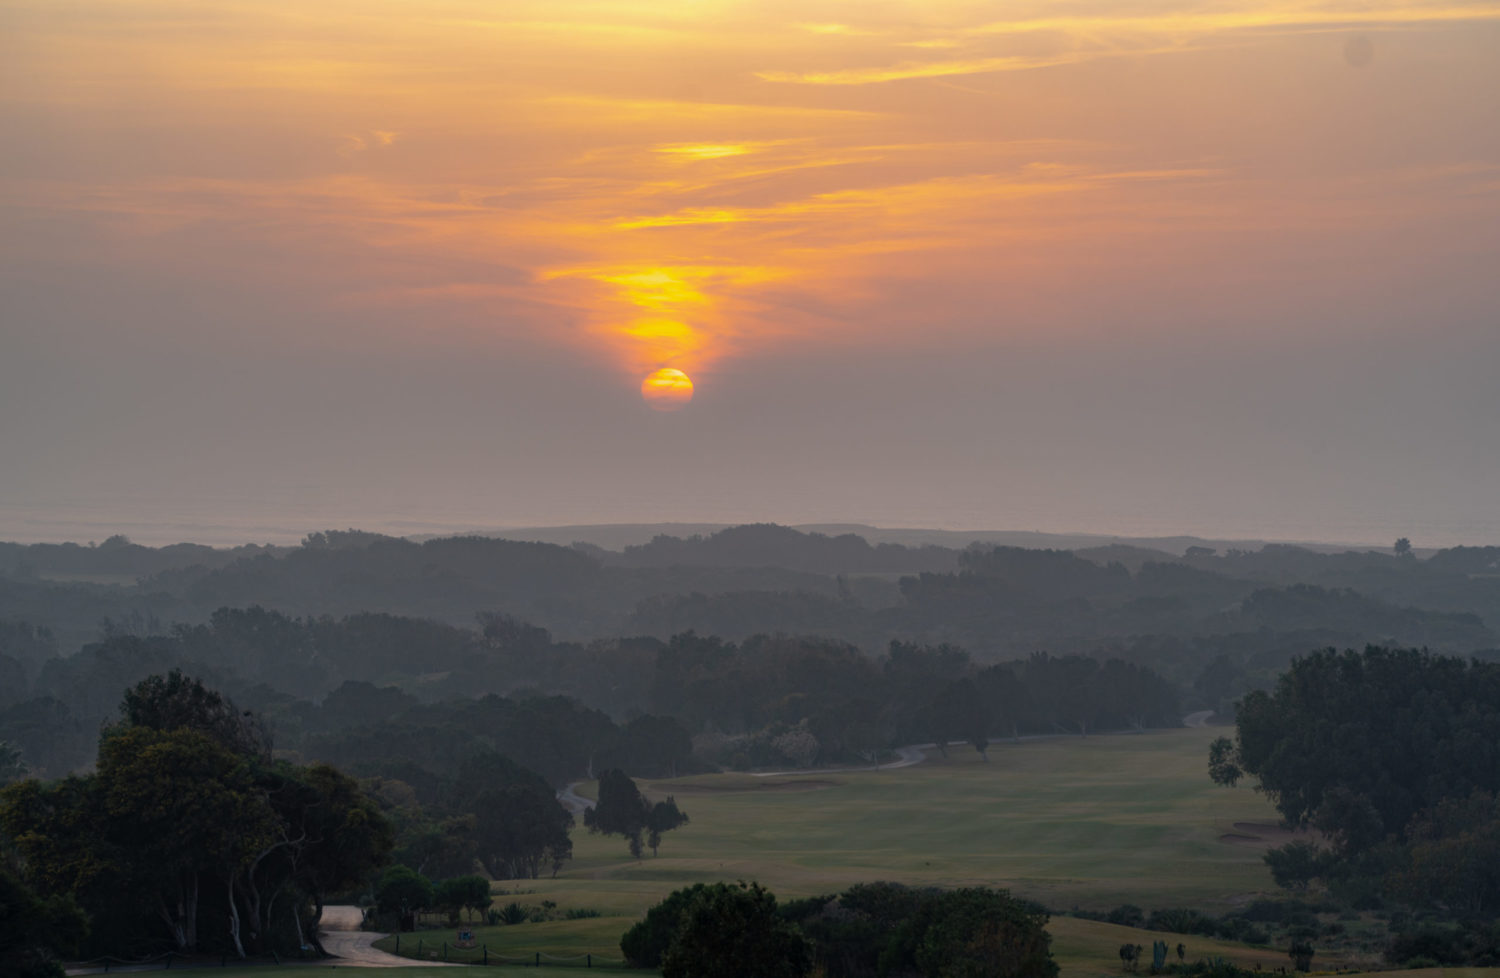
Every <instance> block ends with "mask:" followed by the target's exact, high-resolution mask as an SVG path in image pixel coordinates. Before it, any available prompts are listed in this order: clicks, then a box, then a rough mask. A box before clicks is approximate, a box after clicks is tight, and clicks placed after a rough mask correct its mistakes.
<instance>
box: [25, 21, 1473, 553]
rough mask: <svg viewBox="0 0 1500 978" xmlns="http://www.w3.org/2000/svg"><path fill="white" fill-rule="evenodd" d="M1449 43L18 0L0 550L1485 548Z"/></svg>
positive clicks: (1463, 150)
mask: <svg viewBox="0 0 1500 978" xmlns="http://www.w3.org/2000/svg"><path fill="white" fill-rule="evenodd" d="M1497 54H1500V5H1497V4H1494V3H1484V2H1467V3H1466V2H1423V0H1388V2H1375V3H1357V4H1356V3H1347V2H1341V0H1310V2H1305V3H1296V4H1270V3H1252V2H1247V0H1240V2H1230V3H1214V4H1208V3H1199V2H1191V0H1124V2H1118V3H1114V2H1112V3H1105V2H1103V0H1093V2H1085V0H1080V2H1068V3H1062V2H1058V3H1032V4H1020V5H1007V6H1006V8H1005V10H1004V11H1003V12H996V11H995V9H994V5H990V4H980V3H968V2H956V0H946V2H939V3H920V4H919V3H905V2H889V3H872V4H857V5H856V4H848V3H839V2H830V0H812V2H801V3H798V4H795V5H793V4H785V3H777V2H773V3H755V4H748V3H730V2H707V3H694V4H681V3H670V2H666V0H660V2H641V3H630V4H619V3H605V2H565V3H559V2H549V3H540V2H535V3H533V2H528V0H516V2H512V3H507V4H504V5H502V7H501V8H497V7H496V6H495V5H494V4H484V3H478V2H471V0H444V2H440V3H436V4H430V5H425V6H424V7H423V8H422V11H421V12H420V13H416V12H413V10H412V9H411V8H410V7H408V6H406V5H403V4H399V3H395V2H394V0H376V2H366V3H360V4H354V3H345V2H330V3H326V4H320V5H318V7H317V8H316V9H315V10H308V9H304V6H303V5H299V4H292V3H289V2H266V3H260V4H253V5H239V4H222V3H188V2H182V0H119V2H103V0H80V2H77V3H68V4H61V3H56V2H49V0H18V2H13V3H9V4H7V5H5V6H4V7H3V8H0V126H3V131H4V132H5V133H6V134H7V135H6V147H7V148H6V151H5V152H4V153H0V258H3V261H0V460H3V461H0V539H6V540H18V541H23V542H26V541H33V540H44V539H45V540H56V539H76V540H87V539H103V538H104V537H105V536H108V535H110V534H111V533H113V532H124V533H127V534H128V535H130V536H131V537H132V538H134V539H137V540H138V541H139V542H144V543H165V542H175V541H177V540H195V541H198V542H210V543H230V542H270V541H273V540H274V541H276V542H295V540H296V539H300V537H301V535H302V534H304V533H306V532H308V531H311V530H316V529H326V528H330V527H344V526H355V527H361V528H364V529H370V530H383V531H386V532H402V533H427V532H449V531H452V530H457V529H461V528H474V529H478V528H495V529H499V528H506V527H521V526H555V525H562V524H584V523H590V524H599V523H628V522H639V523H647V522H666V521H671V522H707V523H740V522H752V521H775V522H780V523H787V524H800V523H819V522H860V523H868V524H873V525H880V526H913V527H934V528H941V529H978V528H988V529H995V530H1012V529H1013V530H1042V531H1050V532H1059V533H1098V534H1106V535H1122V536H1157V535H1177V534H1194V535H1200V536H1209V537H1215V538H1230V537H1233V538H1255V539H1266V540H1306V541H1323V542H1348V543H1352V544H1365V545H1371V544H1384V545H1388V544H1389V542H1390V541H1392V540H1394V539H1395V538H1396V537H1398V536H1407V537H1410V538H1411V540H1412V542H1413V543H1414V544H1415V545H1417V546H1419V547H1432V546H1452V545H1457V544H1500V493H1497V492H1496V489H1495V487H1496V486H1500V423H1497V422H1500V384H1497V383H1496V382H1495V378H1496V377H1497V376H1500V280H1497V276H1496V275H1495V269H1496V267H1497V257H1500V125H1497V124H1496V120H1497V119H1500V57H1497ZM658 368H672V369H677V370H681V371H683V372H685V374H686V375H688V376H690V377H691V387H690V388H688V387H686V386H683V388H682V391H683V392H685V391H687V390H691V398H692V399H691V403H684V399H685V394H684V395H682V396H678V397H677V398H676V400H670V399H669V400H668V401H666V402H662V403H657V404H656V406H657V407H675V408H677V410H673V411H658V410H652V409H651V406H650V405H648V404H647V403H645V402H643V400H642V396H641V391H642V380H643V377H645V376H646V375H647V374H648V373H650V372H652V371H655V370H657V369H658ZM402 527H409V529H401V528H402ZM95 528H96V529H95Z"/></svg>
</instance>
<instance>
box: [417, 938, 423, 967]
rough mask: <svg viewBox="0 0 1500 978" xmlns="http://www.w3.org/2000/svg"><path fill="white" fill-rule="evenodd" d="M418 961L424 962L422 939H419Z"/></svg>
mask: <svg viewBox="0 0 1500 978" xmlns="http://www.w3.org/2000/svg"><path fill="white" fill-rule="evenodd" d="M417 960H418V961H420V960H422V939H421V938H420V937H419V938H417Z"/></svg>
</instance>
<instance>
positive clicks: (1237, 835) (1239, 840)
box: [1219, 822, 1319, 849]
mask: <svg viewBox="0 0 1500 978" xmlns="http://www.w3.org/2000/svg"><path fill="white" fill-rule="evenodd" d="M1232 827H1233V828H1234V831H1233V832H1225V833H1224V834H1223V835H1221V836H1219V841H1220V842H1224V843H1227V844H1229V845H1234V846H1250V847H1253V848H1257V849H1272V848H1276V847H1278V846H1284V845H1286V844H1287V843H1288V842H1295V841H1296V840H1298V839H1305V840H1307V841H1308V842H1316V841H1318V838H1319V836H1318V834H1317V833H1316V832H1312V831H1309V830H1307V829H1289V828H1286V827H1285V826H1283V825H1277V824H1276V823H1275V822H1235V823H1234V825H1233V826H1232Z"/></svg>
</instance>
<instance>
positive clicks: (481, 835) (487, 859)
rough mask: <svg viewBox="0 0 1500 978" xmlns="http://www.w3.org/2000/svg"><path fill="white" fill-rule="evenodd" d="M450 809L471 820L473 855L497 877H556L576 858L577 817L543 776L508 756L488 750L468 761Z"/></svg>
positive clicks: (460, 775) (462, 770)
mask: <svg viewBox="0 0 1500 978" xmlns="http://www.w3.org/2000/svg"><path fill="white" fill-rule="evenodd" d="M452 806H453V808H454V810H455V811H458V812H462V813H463V814H465V815H469V816H472V818H473V841H474V846H475V851H476V852H477V854H478V858H479V861H480V862H482V863H483V864H484V867H485V869H487V870H488V871H489V874H490V875H491V876H493V877H494V878H496V879H536V878H537V877H538V876H539V875H540V874H541V871H542V869H543V868H548V869H550V870H551V872H552V873H553V874H554V875H555V874H556V873H557V871H558V870H559V869H561V868H562V865H563V863H565V862H566V861H567V860H569V859H570V858H572V855H573V842H572V840H571V839H569V838H568V829H569V828H570V827H571V826H572V824H573V816H572V815H571V814H569V813H568V810H567V809H566V808H564V807H563V806H562V803H561V802H559V801H558V800H557V796H556V794H555V793H553V791H552V788H551V787H550V786H549V785H548V784H547V782H546V781H544V780H543V779H542V777H541V776H540V775H538V774H537V773H536V772H534V771H528V770H527V769H526V768H523V767H521V766H520V765H519V764H516V763H515V762H514V761H512V760H511V759H510V758H508V757H505V756H503V755H500V754H496V753H494V752H493V751H487V752H484V753H481V754H477V755H475V756H474V757H472V758H470V759H469V760H468V761H467V762H465V764H464V765H463V767H462V768H461V769H460V770H459V774H458V779H457V786H456V788H455V790H454V796H453V802H452Z"/></svg>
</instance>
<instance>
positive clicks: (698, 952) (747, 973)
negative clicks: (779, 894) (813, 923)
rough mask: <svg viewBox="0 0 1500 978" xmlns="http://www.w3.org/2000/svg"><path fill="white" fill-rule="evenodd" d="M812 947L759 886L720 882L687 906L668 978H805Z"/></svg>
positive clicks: (668, 958)
mask: <svg viewBox="0 0 1500 978" xmlns="http://www.w3.org/2000/svg"><path fill="white" fill-rule="evenodd" d="M812 963H813V957H812V945H811V944H810V943H809V942H808V940H807V938H806V937H804V936H803V935H802V933H801V932H800V931H799V930H798V929H797V928H796V926H795V925H793V924H790V923H787V922H786V921H785V920H782V919H781V917H780V916H778V915H777V913H776V897H775V896H774V895H773V894H772V893H771V892H770V891H769V890H766V889H765V888H764V887H762V886H761V885H760V884H759V883H744V882H740V883H738V884H733V885H731V884H727V883H716V884H714V885H713V886H707V887H704V888H703V889H702V890H700V891H699V892H697V893H695V894H694V895H693V896H692V898H691V899H690V900H688V901H687V905H686V906H685V907H683V910H682V916H681V918H680V919H679V921H678V924H677V934H676V936H675V937H674V938H673V940H672V943H671V945H670V946H669V947H668V948H667V953H666V954H665V955H664V957H663V960H662V975H664V976H665V978H802V976H803V975H806V974H807V973H808V972H809V971H810V970H812Z"/></svg>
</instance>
